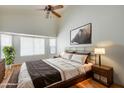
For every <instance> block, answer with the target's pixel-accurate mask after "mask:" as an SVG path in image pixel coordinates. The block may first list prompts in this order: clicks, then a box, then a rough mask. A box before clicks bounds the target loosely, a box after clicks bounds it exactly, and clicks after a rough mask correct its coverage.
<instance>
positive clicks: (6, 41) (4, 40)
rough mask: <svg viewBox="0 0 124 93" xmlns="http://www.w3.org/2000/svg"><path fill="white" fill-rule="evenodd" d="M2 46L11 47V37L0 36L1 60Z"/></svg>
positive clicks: (2, 55)
mask: <svg viewBox="0 0 124 93" xmlns="http://www.w3.org/2000/svg"><path fill="white" fill-rule="evenodd" d="M4 46H12V36H11V35H5V34H1V58H3V57H4V54H3V48H4Z"/></svg>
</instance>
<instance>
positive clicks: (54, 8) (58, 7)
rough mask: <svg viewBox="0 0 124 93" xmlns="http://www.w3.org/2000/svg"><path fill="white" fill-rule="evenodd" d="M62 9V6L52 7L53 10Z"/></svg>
mask: <svg viewBox="0 0 124 93" xmlns="http://www.w3.org/2000/svg"><path fill="white" fill-rule="evenodd" d="M63 7H64V6H63V5H57V6H53V10H56V9H60V8H63Z"/></svg>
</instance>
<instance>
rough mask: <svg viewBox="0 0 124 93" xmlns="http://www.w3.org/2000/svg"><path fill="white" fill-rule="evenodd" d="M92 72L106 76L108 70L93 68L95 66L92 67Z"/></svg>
mask: <svg viewBox="0 0 124 93" xmlns="http://www.w3.org/2000/svg"><path fill="white" fill-rule="evenodd" d="M93 72H94V73H96V74H99V75H102V76H107V75H108V72H107V71H106V70H103V69H98V68H95V67H93Z"/></svg>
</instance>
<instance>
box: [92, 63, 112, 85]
mask: <svg viewBox="0 0 124 93" xmlns="http://www.w3.org/2000/svg"><path fill="white" fill-rule="evenodd" d="M92 71H93V79H94V80H96V81H98V82H100V83H102V84H104V85H106V86H108V87H109V86H110V85H111V84H112V83H113V68H112V67H109V66H99V65H93V66H92Z"/></svg>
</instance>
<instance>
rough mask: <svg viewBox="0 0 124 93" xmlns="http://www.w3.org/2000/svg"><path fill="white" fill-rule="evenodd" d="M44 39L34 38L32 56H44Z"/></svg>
mask: <svg viewBox="0 0 124 93" xmlns="http://www.w3.org/2000/svg"><path fill="white" fill-rule="evenodd" d="M44 43H45V42H44V39H39V38H35V39H34V54H36V55H38V54H45V50H44V46H45V45H44Z"/></svg>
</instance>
